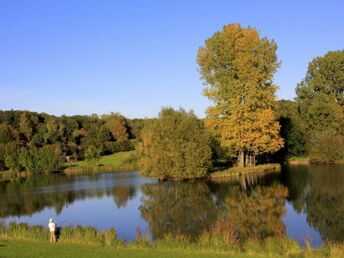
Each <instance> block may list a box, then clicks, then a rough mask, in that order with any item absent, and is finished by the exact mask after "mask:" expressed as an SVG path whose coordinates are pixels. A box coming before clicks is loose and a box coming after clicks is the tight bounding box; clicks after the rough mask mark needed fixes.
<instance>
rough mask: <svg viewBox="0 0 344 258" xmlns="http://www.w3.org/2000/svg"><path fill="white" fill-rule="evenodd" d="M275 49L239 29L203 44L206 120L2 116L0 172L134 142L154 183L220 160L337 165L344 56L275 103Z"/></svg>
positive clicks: (313, 71) (313, 69)
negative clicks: (306, 159) (302, 159)
mask: <svg viewBox="0 0 344 258" xmlns="http://www.w3.org/2000/svg"><path fill="white" fill-rule="evenodd" d="M276 50H277V44H276V43H275V42H274V41H273V40H269V39H267V38H265V37H261V36H260V34H259V32H258V31H257V30H256V29H254V28H251V27H248V28H243V27H241V26H240V25H239V24H229V25H226V26H224V27H223V29H222V30H221V31H219V32H216V33H215V34H214V35H212V36H211V37H210V38H209V39H207V40H206V41H205V44H204V46H202V47H200V48H199V49H198V56H197V62H198V64H199V68H200V74H201V77H202V79H203V81H204V83H205V88H204V91H203V94H204V95H205V96H206V97H208V98H209V99H210V100H211V101H212V105H211V106H210V107H209V108H208V110H207V117H206V118H205V119H204V120H200V119H198V118H197V117H196V116H195V115H194V114H193V113H192V112H186V111H184V110H182V109H181V110H179V111H176V110H173V109H172V108H163V109H162V110H161V112H160V114H159V117H158V118H157V119H133V120H129V119H127V118H125V117H124V116H121V115H120V114H117V113H111V114H109V115H103V116H100V117H99V116H97V115H91V116H70V117H67V116H62V117H56V116H51V115H47V114H44V113H41V114H37V113H33V112H28V111H0V170H6V169H10V170H14V171H20V170H28V171H29V170H32V171H42V170H43V171H49V170H55V169H57V168H58V167H60V166H61V164H62V163H63V159H64V157H68V159H74V160H78V159H85V158H87V159H88V160H89V161H90V162H91V163H94V164H95V163H97V160H98V159H99V157H100V155H104V154H111V153H114V152H118V151H126V150H131V149H134V148H135V146H134V144H133V141H135V142H136V143H137V142H139V144H138V145H137V146H139V153H140V162H139V163H140V168H141V171H142V173H143V174H144V175H148V176H154V177H158V178H161V179H166V178H179V179H180V178H191V177H202V176H205V175H206V174H207V173H208V172H209V170H210V168H211V165H212V164H214V160H218V159H221V158H222V159H227V160H236V162H237V165H238V166H241V167H245V166H254V165H255V164H256V162H257V161H258V162H262V161H264V160H265V161H266V160H268V159H275V158H276V157H284V158H285V157H289V156H301V155H309V156H310V157H311V158H312V159H313V160H315V161H317V160H319V161H320V160H326V161H333V160H337V159H341V158H343V157H344V150H343V148H344V147H343V146H344V130H343V128H344V51H332V52H328V53H327V54H326V55H325V56H323V57H317V58H315V59H314V60H312V61H311V62H310V64H309V66H308V71H307V74H306V76H305V78H304V79H303V80H302V81H301V82H300V83H299V84H298V85H297V88H296V93H297V97H296V100H295V101H291V100H290V101H287V100H281V101H277V99H276V90H277V88H278V87H277V86H276V85H275V84H274V83H273V76H274V73H275V72H276V70H277V69H278V67H279V66H280V62H279V60H278V58H277V55H276ZM274 153H275V154H274ZM273 154H274V155H273ZM53 157H54V158H53Z"/></svg>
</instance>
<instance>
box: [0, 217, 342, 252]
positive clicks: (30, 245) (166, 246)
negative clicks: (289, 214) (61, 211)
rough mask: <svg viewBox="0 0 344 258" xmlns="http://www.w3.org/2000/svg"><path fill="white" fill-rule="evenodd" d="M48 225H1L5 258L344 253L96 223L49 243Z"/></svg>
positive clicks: (282, 240) (279, 241)
mask: <svg viewBox="0 0 344 258" xmlns="http://www.w3.org/2000/svg"><path fill="white" fill-rule="evenodd" d="M48 238H49V233H48V230H47V228H44V227H42V226H39V225H35V226H29V225H27V224H23V223H22V224H16V223H10V224H9V225H7V226H5V225H1V224H0V257H2V258H4V257H92V258H93V257H123V258H125V257H133V258H135V257H147V258H148V257H149V258H155V257H166V258H169V257H177V258H178V257H191V258H193V257H195V258H196V257H201V258H202V257H204V258H205V257H207V258H212V257H343V255H344V244H343V243H338V244H330V243H328V244H326V245H325V246H324V247H320V248H317V249H313V248H312V247H311V246H308V247H307V248H305V249H302V248H300V246H299V245H298V244H297V242H296V241H294V240H292V239H289V238H287V237H275V238H267V239H265V240H264V241H259V240H254V239H248V240H246V241H244V242H241V243H239V242H236V241H234V242H233V241H232V240H233V239H232V240H231V239H230V238H226V237H224V236H223V234H216V233H215V234H214V232H213V233H211V232H210V233H209V232H208V233H207V232H205V233H204V234H203V235H202V236H201V237H200V238H198V239H197V240H195V241H190V238H188V237H187V236H172V235H167V236H166V237H165V238H164V239H159V240H156V241H155V242H150V241H149V239H148V238H145V237H143V238H142V237H141V238H140V237H139V238H138V239H137V240H135V241H133V242H130V243H128V244H127V243H125V242H124V241H122V240H118V239H117V234H116V230H115V229H109V230H108V231H106V232H102V231H97V230H96V229H94V228H92V227H81V226H77V227H75V228H72V227H65V228H63V229H62V231H61V233H60V236H59V238H58V242H57V243H55V244H50V243H49V242H48Z"/></svg>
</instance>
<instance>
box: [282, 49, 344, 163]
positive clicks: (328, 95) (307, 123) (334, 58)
mask: <svg viewBox="0 0 344 258" xmlns="http://www.w3.org/2000/svg"><path fill="white" fill-rule="evenodd" d="M296 95H297V96H296V99H295V101H285V100H283V101H279V102H278V109H277V112H276V115H277V117H278V120H279V122H280V123H281V126H282V128H281V135H282V137H283V138H284V139H285V142H286V144H285V147H284V148H283V149H282V150H281V151H280V152H278V153H277V154H276V155H279V156H284V155H286V156H309V157H310V159H311V161H313V162H333V161H336V160H340V159H343V158H344V130H343V129H344V51H343V50H342V51H329V52H328V53H326V54H325V55H324V56H320V57H316V58H314V59H313V60H312V61H311V62H310V63H309V65H308V70H307V73H306V76H305V78H304V79H303V80H302V81H301V82H300V83H299V84H298V85H297V87H296Z"/></svg>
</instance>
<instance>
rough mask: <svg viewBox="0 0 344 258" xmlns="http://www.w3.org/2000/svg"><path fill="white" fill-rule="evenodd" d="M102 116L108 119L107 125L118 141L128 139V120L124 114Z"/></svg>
mask: <svg viewBox="0 0 344 258" xmlns="http://www.w3.org/2000/svg"><path fill="white" fill-rule="evenodd" d="M102 118H103V119H104V120H105V121H106V126H107V127H108V128H109V130H110V131H111V134H112V136H113V137H114V138H115V139H116V140H117V141H123V140H127V139H128V137H129V135H128V122H127V119H126V118H125V117H124V116H122V115H120V114H118V113H111V114H110V115H105V116H103V117H102Z"/></svg>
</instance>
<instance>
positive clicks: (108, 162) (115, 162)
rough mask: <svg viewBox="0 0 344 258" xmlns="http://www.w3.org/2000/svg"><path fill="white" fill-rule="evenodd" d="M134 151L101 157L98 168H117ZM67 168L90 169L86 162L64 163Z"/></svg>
mask: <svg viewBox="0 0 344 258" xmlns="http://www.w3.org/2000/svg"><path fill="white" fill-rule="evenodd" d="M134 154H135V151H126V152H117V153H114V154H111V155H106V156H101V157H100V160H99V163H98V164H99V165H100V166H119V165H121V163H122V162H123V161H124V160H126V159H128V158H129V157H130V156H131V155H134ZM65 165H66V166H67V167H70V166H78V167H92V165H91V164H89V163H88V162H87V161H85V160H82V161H75V162H66V163H65Z"/></svg>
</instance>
